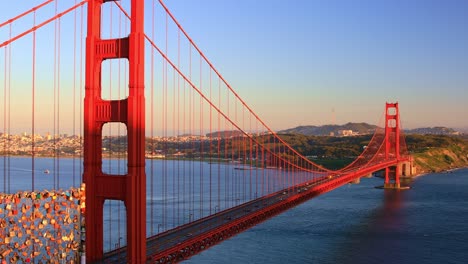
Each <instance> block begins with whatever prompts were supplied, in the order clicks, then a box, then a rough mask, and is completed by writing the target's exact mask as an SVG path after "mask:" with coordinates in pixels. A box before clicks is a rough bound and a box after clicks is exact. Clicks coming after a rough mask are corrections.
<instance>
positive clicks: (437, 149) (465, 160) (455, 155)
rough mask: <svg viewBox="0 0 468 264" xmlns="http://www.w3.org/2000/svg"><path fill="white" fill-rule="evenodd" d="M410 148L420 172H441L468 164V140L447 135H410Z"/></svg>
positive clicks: (408, 143)
mask: <svg viewBox="0 0 468 264" xmlns="http://www.w3.org/2000/svg"><path fill="white" fill-rule="evenodd" d="M406 141H407V145H408V150H409V151H411V154H412V155H413V157H414V164H415V166H416V167H417V170H418V173H427V172H440V171H444V170H449V169H453V168H460V167H467V166H468V140H467V139H466V138H463V137H455V136H445V135H424V136H422V135H408V136H407V138H406Z"/></svg>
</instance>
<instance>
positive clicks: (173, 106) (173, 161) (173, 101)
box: [151, 49, 178, 226]
mask: <svg viewBox="0 0 468 264" xmlns="http://www.w3.org/2000/svg"><path fill="white" fill-rule="evenodd" d="M151 50H154V49H151ZM172 95H173V96H172V136H173V137H174V136H175V132H176V131H175V113H176V109H175V106H176V103H175V102H176V71H175V69H172ZM173 151H175V148H174V147H173ZM171 181H172V197H173V198H172V223H171V226H175V223H176V222H177V221H176V209H177V208H176V203H177V201H176V198H175V197H177V196H178V194H177V195H176V160H175V158H174V157H173V158H172V180H171Z"/></svg>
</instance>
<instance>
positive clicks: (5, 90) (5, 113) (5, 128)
mask: <svg viewBox="0 0 468 264" xmlns="http://www.w3.org/2000/svg"><path fill="white" fill-rule="evenodd" d="M7 49H8V45H7V46H5V61H4V76H5V79H4V81H3V134H2V137H3V193H6V191H7V190H6V186H7V181H6V180H7V177H6V176H7V156H9V155H10V153H8V152H7V142H8V140H7V136H6V130H7V126H6V122H7V61H8V57H7V54H8V52H7ZM8 136H9V135H8Z"/></svg>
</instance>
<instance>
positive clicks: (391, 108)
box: [384, 103, 400, 189]
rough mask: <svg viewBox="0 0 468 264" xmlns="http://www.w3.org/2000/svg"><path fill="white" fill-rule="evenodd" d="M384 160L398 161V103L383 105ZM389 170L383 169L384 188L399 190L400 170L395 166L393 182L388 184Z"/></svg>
mask: <svg viewBox="0 0 468 264" xmlns="http://www.w3.org/2000/svg"><path fill="white" fill-rule="evenodd" d="M385 159H386V160H389V159H397V160H398V161H399V160H400V112H399V109H398V103H386V104H385ZM389 173H390V168H389V167H387V168H385V184H384V187H385V188H396V189H398V188H400V170H399V166H398V165H397V166H395V174H394V175H395V182H394V183H390V177H389Z"/></svg>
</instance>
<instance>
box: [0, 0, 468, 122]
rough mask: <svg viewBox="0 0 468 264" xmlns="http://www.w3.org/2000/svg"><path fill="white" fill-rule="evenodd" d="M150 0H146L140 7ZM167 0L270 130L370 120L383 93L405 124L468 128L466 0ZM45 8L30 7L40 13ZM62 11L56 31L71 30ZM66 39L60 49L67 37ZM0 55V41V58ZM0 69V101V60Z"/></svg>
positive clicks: (14, 9) (0, 58)
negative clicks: (58, 28)
mask: <svg viewBox="0 0 468 264" xmlns="http://www.w3.org/2000/svg"><path fill="white" fill-rule="evenodd" d="M41 2H43V1H38V0H34V1H14V2H11V3H9V4H8V6H5V7H2V10H1V11H0V23H2V22H4V21H6V20H8V19H10V18H11V17H13V16H15V15H17V14H19V13H20V12H23V11H25V10H27V9H28V8H31V7H32V6H34V5H37V4H39V3H41ZM68 2H72V1H68ZM124 2H125V1H124ZM60 3H61V4H62V3H63V1H60ZM151 3H152V1H145V4H146V5H147V8H149V7H150V6H151ZM165 3H166V5H167V6H168V8H169V9H170V10H171V12H172V13H173V14H174V15H175V17H176V18H177V19H178V20H179V22H180V23H181V24H182V26H183V27H184V28H185V30H186V31H187V32H188V34H189V35H190V36H191V38H192V39H193V40H194V41H195V42H196V43H197V45H198V46H199V47H200V48H201V50H202V51H203V52H204V53H205V54H206V55H207V57H208V58H209V59H210V60H211V61H212V63H213V64H214V66H215V67H216V68H217V69H218V70H219V71H220V72H221V74H222V75H223V76H224V78H225V79H226V80H228V82H230V84H231V86H232V87H233V88H234V89H235V90H236V92H237V93H238V94H239V95H240V96H241V97H242V98H243V99H244V100H245V101H246V102H247V103H248V104H249V105H250V106H251V108H253V110H254V111H255V112H256V113H257V114H258V115H259V116H260V117H261V118H262V119H263V120H264V121H265V122H266V123H267V124H269V125H270V126H271V127H272V128H273V129H275V130H280V129H286V128H291V127H295V126H298V125H324V124H330V123H336V124H343V123H347V122H368V123H373V124H375V123H377V122H378V121H379V118H380V116H381V114H382V112H383V110H384V106H385V102H394V101H398V102H399V103H400V110H401V121H402V125H403V127H404V128H415V127H423V126H424V127H425V126H448V127H454V128H468V118H467V117H468V106H467V105H468V104H467V103H468V102H467V100H468V74H467V73H468V48H467V47H468V29H467V25H468V15H467V14H468V2H467V1H462V0H459V1H457V0H451V1H423V0H414V1H371V0H368V1H367V0H359V1H333V0H332V1H311V0H293V1H284V0H283V1H280V0H268V1H266V0H263V1H251V0H235V1H234V0H222V1H219V0H167V1H166V2H165ZM68 6H69V5H68ZM51 8H52V6H51ZM50 15H52V14H51V13H49V14H48V15H41V14H39V13H38V21H39V19H40V17H41V16H42V17H48V16H50ZM71 17H73V15H71ZM78 19H79V16H78ZM114 19H116V18H114ZM149 20H150V17H148V16H147V19H146V21H147V22H148V23H149V22H150V21H149ZM31 21H32V19H31V18H29V20H28V23H31ZM63 21H64V22H63V25H62V27H63V32H64V33H63V34H67V32H66V31H73V29H72V28H73V26H72V25H69V24H67V23H68V22H66V21H67V20H66V18H64V20H63ZM67 26H68V29H67ZM26 27H27V26H25V28H26ZM52 29H53V26H52ZM19 31H20V30H18V32H19ZM52 34H53V33H52ZM44 35H45V34H42V36H44ZM7 36H8V28H1V29H0V43H2V42H3V41H5V40H6V39H7ZM52 36H53V35H52ZM72 40H73V38H68V40H67V41H72ZM24 41H25V43H23V44H18V45H26V47H27V45H30V44H29V43H30V42H31V40H30V39H29V40H24ZM67 43H68V42H66V43H64V44H63V49H66V48H70V47H71V45H70V44H69V43H68V44H67ZM18 49H19V48H18ZM25 49H26V50H29V49H30V48H25ZM16 52H18V51H16ZM48 52H49V51H48V50H47V49H41V53H43V54H41V55H44V56H50V57H53V55H52V54H51V53H49V54H48ZM18 57H19V56H18ZM4 61H5V56H4V50H3V49H1V50H0V64H4ZM17 63H18V64H20V62H17ZM64 64H66V63H64ZM18 67H20V66H18ZM28 67H29V66H28ZM0 70H1V71H0V81H1V83H0V84H1V85H2V86H1V88H0V92H1V95H0V108H3V104H4V95H3V91H4V88H3V83H4V76H3V72H4V67H3V65H2V66H0ZM62 74H63V75H64V76H66V75H67V73H62ZM70 78H71V77H70ZM64 93H65V92H64ZM64 96H65V95H64ZM47 100H51V99H50V97H49V99H47ZM27 102H28V100H25V103H24V104H25V105H27V104H28V103H27ZM49 103H50V101H49ZM44 104H46V103H45V102H44ZM15 107H18V109H20V107H22V106H21V104H20V103H17V104H15V103H13V105H12V108H14V109H13V111H14V110H15ZM68 110H70V109H68ZM78 110H79V107H78V106H76V108H75V111H78ZM0 111H3V110H2V109H0ZM2 113H3V112H2ZM67 113H68V112H67V111H64V114H63V115H67ZM1 118H2V119H0V120H3V114H2V116H1Z"/></svg>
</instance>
